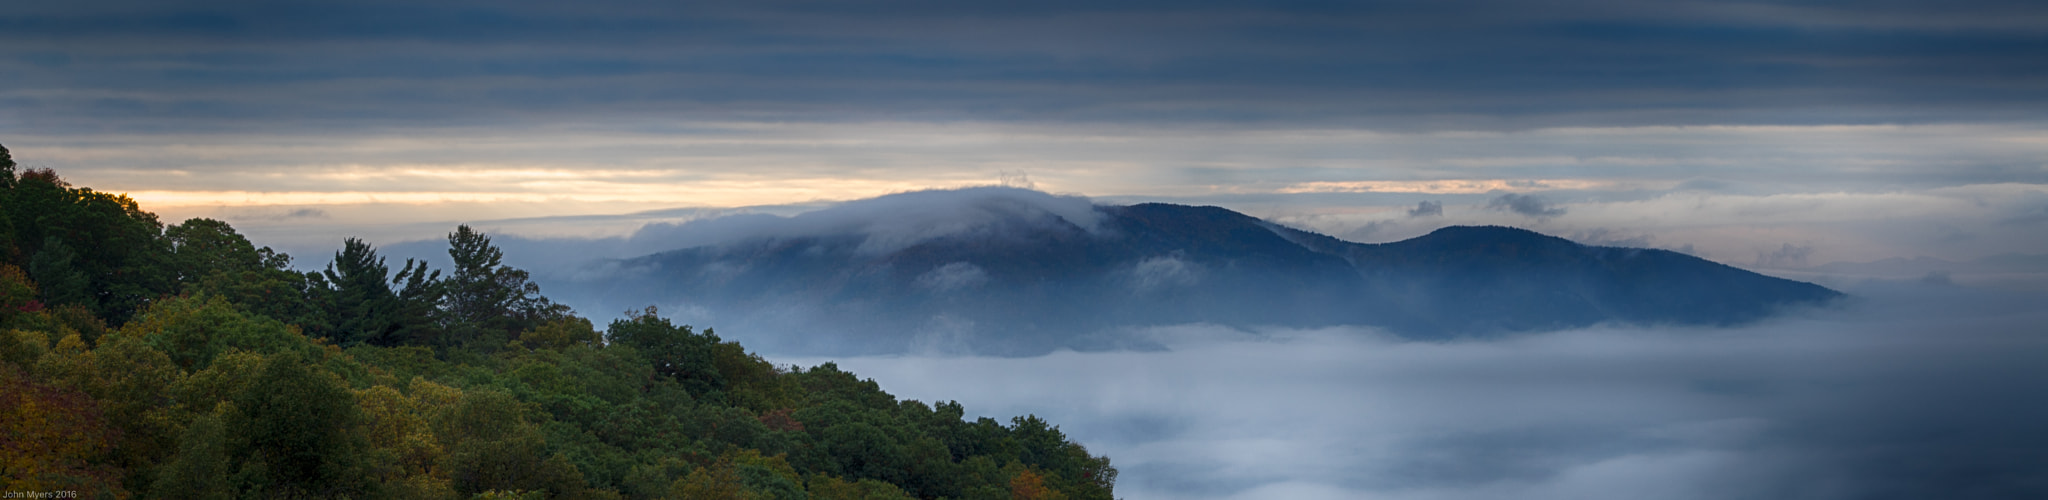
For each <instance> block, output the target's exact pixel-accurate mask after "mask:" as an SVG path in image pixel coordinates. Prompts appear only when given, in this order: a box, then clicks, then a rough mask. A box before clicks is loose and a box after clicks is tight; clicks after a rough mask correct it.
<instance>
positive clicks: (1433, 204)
mask: <svg viewBox="0 0 2048 500" xmlns="http://www.w3.org/2000/svg"><path fill="white" fill-rule="evenodd" d="M1443 214H1444V204H1443V202H1437V201H1428V200H1424V201H1422V202H1419V203H1416V204H1415V208H1411V209H1408V216H1409V217H1424V216H1430V215H1443Z"/></svg>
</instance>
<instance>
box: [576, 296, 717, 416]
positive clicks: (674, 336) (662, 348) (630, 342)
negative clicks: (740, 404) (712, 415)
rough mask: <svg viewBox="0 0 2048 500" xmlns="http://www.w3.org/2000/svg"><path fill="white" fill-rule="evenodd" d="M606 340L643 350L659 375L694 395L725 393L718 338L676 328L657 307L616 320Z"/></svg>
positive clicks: (687, 328)
mask: <svg viewBox="0 0 2048 500" xmlns="http://www.w3.org/2000/svg"><path fill="white" fill-rule="evenodd" d="M605 340H606V341H607V342H609V343H610V344H611V345H616V346H624V347H629V348H632V349H635V350H637V351H639V352H640V355H641V356H644V357H645V358H646V359H647V360H648V361H649V362H651V363H653V365H654V372H655V373H659V374H661V375H663V376H666V377H669V378H671V379H674V380H675V381H676V382H678V383H681V384H682V385H683V387H684V388H686V389H688V390H689V391H690V394H691V395H692V396H697V397H700V398H701V397H707V396H713V395H722V394H723V391H724V390H725V375H724V374H722V373H720V372H719V371H718V365H717V362H716V360H715V353H714V351H713V347H714V346H717V345H718V335H716V334H713V333H712V332H711V331H709V330H706V331H705V332H704V333H701V334H700V333H697V332H695V331H694V330H693V329H691V328H690V326H689V325H682V326H676V325H675V324H674V323H670V322H669V320H668V318H663V317H661V316H660V314H659V311H657V310H655V308H654V306H647V309H646V310H644V311H640V312H639V313H638V314H633V315H632V316H631V317H628V318H625V319H619V320H615V321H612V324H611V327H610V328H607V329H606V330H605Z"/></svg>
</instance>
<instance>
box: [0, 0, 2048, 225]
mask: <svg viewBox="0 0 2048 500" xmlns="http://www.w3.org/2000/svg"><path fill="white" fill-rule="evenodd" d="M0 72H4V74H6V75H8V78H6V79H5V81H4V82H0V144H5V145H6V146H8V147H9V148H12V149H14V150H15V151H16V153H15V157H16V158H18V159H20V160H21V161H23V162H25V163H27V164H28V165H31V166H46V167H54V168H58V169H59V170H60V171H61V172H62V173H63V174H64V175H66V176H67V177H68V178H70V179H71V180H73V181H75V182H76V183H78V184H80V185H85V186H91V187H95V188H98V189H102V190H108V191H115V192H124V193H129V194H130V195H132V196H134V197H136V198H137V199H138V200H141V201H142V202H144V204H145V208H149V209H152V210H155V211H158V212H160V213H163V214H165V215H166V216H167V218H170V219H172V220H173V221H176V220H181V219H182V218H184V217H191V216H209V217H216V218H223V219H226V220H229V221H230V222H233V223H236V224H237V226H238V227H242V228H244V230H245V232H248V233H250V234H252V235H255V236H258V237H259V240H262V239H264V238H269V239H270V240H271V241H274V242H275V243H276V244H278V245H280V246H285V247H292V248H326V247H332V246H334V245H335V243H334V242H333V241H338V239H339V236H335V235H334V234H333V233H340V232H346V233H355V234H362V235H364V236H367V237H371V238H373V239H374V240H376V241H380V242H395V241H401V240H406V239H417V238H425V237H431V236H433V235H436V234H440V233H445V232H446V227H447V226H449V225H452V224H453V223H454V222H458V221H472V222H480V221H496V220H502V219H512V218H532V217H542V216H560V215H592V214H622V213H632V212H639V211H646V210H657V209H668V208H677V207H698V208H704V207H711V208H719V207H743V206H756V205H786V204H793V203H794V204H801V203H810V202H818V201H834V200H849V199H857V198H865V197H871V196H876V195H880V194H886V193H891V192H901V191H908V190H917V189H927V188H948V187H960V186H968V185H978V184H992V183H996V182H998V181H999V180H1001V179H1010V180H1011V181H1012V182H1013V183H1016V181H1019V180H1022V179H1028V180H1029V182H1030V183H1032V184H1031V185H1035V186H1037V187H1038V188H1040V189H1043V190H1046V191H1050V192H1055V193H1062V194H1075V195H1083V196H1089V197H1093V198H1096V199H1098V200H1102V201H1105V202H1133V201H1179V202H1185V203H1203V204H1218V205H1223V206H1226V207H1230V208H1235V209H1238V210H1242V211H1247V212H1250V213H1253V214H1254V215H1260V216H1265V217H1270V218H1275V219H1278V220H1283V221H1286V222H1290V223H1294V224H1296V225H1301V226H1305V227H1307V228H1310V229H1315V230H1319V231H1323V232H1327V233H1331V234H1334V235H1338V236H1341V237H1347V238H1351V239H1357V240H1361V241H1380V240H1387V239H1394V238H1401V237H1407V236H1413V235H1415V234H1420V233H1421V232H1423V231H1427V230H1428V229H1432V228H1434V227H1436V226H1441V225H1445V224H1452V223H1506V224H1513V225H1518V226H1524V227H1532V228H1536V229H1539V230H1543V231H1546V232H1551V233H1553V234H1562V235H1568V236H1569V235H1579V236H1580V237H1581V239H1582V240H1601V239H1602V238H1606V239H1607V240H1611V241H1619V242H1630V243H1647V244H1650V245H1655V246H1662V247H1667V248H1674V249H1690V250H1691V251H1693V252H1695V253H1696V254H1697V255H1702V256H1705V257H1707V258H1711V259H1715V260H1719V261H1723V262H1729V263H1737V264H1748V265H1754V264H1758V263H1770V262H1772V261H1773V260H1772V259H1773V257H1772V255H1774V254H1777V253H1778V252H1779V251H1780V250H1786V249H1787V248H1788V246H1789V248H1790V249H1791V250H1793V251H1792V252H1791V253H1784V254H1782V255H1781V256H1787V255H1797V256H1802V257H1803V258H1804V259H1805V260H1808V261H1810V262H1806V263H1807V264H1809V265H1810V264H1818V263H1822V262H1828V261H1834V260H1875V259H1881V258H1887V257H1912V256H1918V255H1931V256H1937V257H1942V258H1948V259H1972V258H1978V257H1983V256H1986V255H1993V254H1999V253H2013V252H2019V253H2040V252H2042V251H2043V249H2044V248H2048V241H2044V239H2043V237H2042V236H2039V235H2041V234H2048V194H2044V189H2043V186H2044V185H2048V168H2044V164H2048V121H2044V119H2043V118H2042V114H2041V113H2040V111H2041V110H2043V109H2048V8H2044V7H2041V6H2040V4H2038V3H2037V2H2025V1H2010V2H2005V1H1986V2H1865V1H1859V2H1847V1H1843V2H1829V1H1819V2H1778V3H1773V2H1747V3H1729V2H1616V1H1576V2H1572V1H1567V2H1541V3H1530V2H1508V1H1440V2H1189V1H1173V2H1143V1H1141V2H1017V3H1014V4H1012V5H1001V4H997V3H992V2H964V3H963V2H919V1H907V2H859V3H843V2H831V3H827V2H774V1H745V2H638V1H616V2H577V3H574V4H561V3H558V2H531V1H474V2H462V1H451V2H432V3H431V5H423V3H422V2H397V1H378V0H370V1H350V2H324V3H323V2H290V3H277V2H261V1H249V2H233V1H219V2H175V1H173V2H162V1H79V2H37V3H29V4H22V5H10V6H9V7H8V9H6V11H5V12H4V13H0ZM1507 194H1515V195H1517V196H1522V197H1524V198H1519V199H1518V200H1519V201H1520V202H1521V204H1519V205H1517V204H1514V203H1508V202H1507V200H1504V199H1503V198H1502V196H1503V195H1507ZM1424 201H1429V202H1433V203H1437V204H1439V205H1440V206H1441V207H1442V208H1441V215H1443V217H1440V218H1424V219H1413V218H1408V217H1407V216H1406V213H1407V212H1408V211H1410V210H1413V209H1415V207H1417V206H1419V204H1420V203H1421V202H1424ZM1518 207H1519V209H1518ZM634 220H638V219H634ZM407 223H416V224H417V225H414V226H401V225H400V224H407ZM487 225H488V224H487ZM499 226H501V227H502V228H504V229H505V230H517V231H529V232H534V233H542V234H556V235H560V234H574V235H596V234H609V235H616V234H623V233H626V232H629V231H631V230H632V229H633V227H634V226H633V224H632V223H631V222H622V223H618V224H612V225H586V224H557V225H553V226H548V225H544V224H526V225H506V224H500V225H499ZM515 226H516V227H515ZM318 228H325V229H318ZM330 240H333V241H330ZM1779 260H1780V261H1784V262H1783V263H1784V264H1787V265H1790V264H1794V262H1791V261H1787V260H1784V259H1779Z"/></svg>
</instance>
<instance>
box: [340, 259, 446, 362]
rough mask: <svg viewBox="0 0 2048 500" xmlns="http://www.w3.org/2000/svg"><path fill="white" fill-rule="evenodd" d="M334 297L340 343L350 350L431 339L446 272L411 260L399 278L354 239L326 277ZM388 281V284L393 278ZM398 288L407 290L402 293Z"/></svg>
mask: <svg viewBox="0 0 2048 500" xmlns="http://www.w3.org/2000/svg"><path fill="white" fill-rule="evenodd" d="M323 276H324V277H325V278H326V280H325V282H326V284H327V286H328V287H329V290H328V291H329V292H330V293H331V294H332V296H331V299H332V303H331V304H329V307H330V308H331V309H332V312H331V314H330V315H329V316H330V317H332V318H335V319H336V321H335V322H334V332H333V333H332V335H333V336H334V337H335V341H336V342H337V343H340V344H342V345H344V346H352V345H357V344H370V345H376V346H387V347H388V346H395V345H400V344H404V343H407V342H421V343H424V341H428V340H431V339H432V338H433V337H435V336H436V335H434V333H435V332H434V331H433V329H432V325H431V323H430V317H429V314H430V312H431V311H432V306H433V304H434V303H435V302H436V301H438V300H439V299H440V296H441V282H440V277H441V272H440V271H434V272H433V273H431V274H429V273H428V272H427V264H426V263H425V262H415V261H414V260H413V259H406V260H405V267H404V268H402V269H400V270H399V272H398V275H397V276H392V275H391V268H390V267H389V266H386V265H385V264H384V258H383V257H378V256H377V250H376V249H374V248H371V247H370V244H369V243H366V242H364V241H363V240H359V239H355V238H349V239H347V240H345V241H343V242H342V249H341V251H340V252H335V254H334V261H333V262H332V263H330V264H328V265H327V270H326V271H325V272H324V273H323ZM387 278H388V279H387ZM392 285H402V286H400V288H399V289H398V290H396V291H394V290H392Z"/></svg>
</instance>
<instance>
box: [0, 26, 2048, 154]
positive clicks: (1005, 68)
mask: <svg viewBox="0 0 2048 500" xmlns="http://www.w3.org/2000/svg"><path fill="white" fill-rule="evenodd" d="M1571 4H1572V6H1571V8H1565V9H1538V8H1532V7H1531V6H1528V5H1524V4H1521V3H1517V2H1508V1H1501V0H1481V1H1459V2H1444V3H1428V4H1414V5H1406V4H1396V5H1389V4H1359V5H1350V4H1345V5H1331V4H1321V3H1313V2H1277V3H1257V4H1209V3H1197V4H1187V3H1174V2H1144V3H1138V4H1129V5H1119V6H1118V7H1116V8H1107V7H1103V6H1099V5H1093V4H1077V3H1066V2H1053V3H1046V4H1043V5H1033V6H1028V7H1026V6H1011V5H995V4H986V5H971V6H970V5H961V6H951V7H948V8H943V9H933V8H928V7H929V6H923V5H914V4H894V5H881V6H874V7H867V8H849V9H831V10H827V11H820V10H818V9H815V8H812V7H809V6H804V5H802V4H792V3H783V2H740V3H729V2H717V3H704V4H697V3H693V4H689V5H678V4H673V3H667V2H651V1H627V2H618V3H614V4H608V7H607V8H603V9H589V8H567V7H564V6H559V5H554V4H548V3H544V2H532V1H514V2H456V3H455V4H453V5H440V4H437V5H434V6H423V5H416V4H407V3H400V2H333V1H329V2H310V3H303V4H297V3H295V4H293V5H292V6H266V7H262V8H256V7H249V8H237V9H215V8H209V7H207V6H204V5H187V4H131V5H126V6H122V7H116V8H108V7H104V6H102V5H101V4H94V5H71V4H68V3H67V4H53V5H50V6H47V7H42V8H37V9H30V10H16V11H10V13H9V14H10V15H9V16H8V18H7V19H4V20H0V42H4V43H0V47H7V49H6V50H4V51H0V71H5V72H6V73H7V74H10V75H16V78H15V79H13V80H12V81H10V89H13V90H14V91H13V92H10V94H11V95H9V97H10V98H9V99H5V100H0V110H4V111H5V112H0V116H7V117H9V119H8V120H6V121H7V122H10V123H6V124H0V130H5V131H14V130H69V131H90V130H121V131H129V132H134V131H166V130H208V131H216V132H225V131H245V132H246V131H258V130H266V129H268V128H269V127H270V126H276V125H283V126H289V127H294V128H329V129H345V130H359V129H364V128H378V127H383V126H388V125H389V124H392V123H416V124H417V123H430V124H434V125H437V126H457V127H460V126H470V125H475V124H479V123H493V122H498V121H502V120H510V119H532V120H540V121H545V122H553V123H572V122H601V121H604V120H605V119H606V118H626V119H643V118H648V117H660V116H676V115H691V116H701V117H707V118H709V119H712V120H729V119H735V118H741V117H752V118H757V119H764V120H766V121H782V120H790V119H805V118H806V117H820V118H823V119H826V120H828V121H839V120H848V119H860V118H872V117H878V116H915V117H929V118H932V119H936V120H942V121H943V120H956V119H960V118H962V117H972V116H982V117H1001V118H1005V119H1017V120H1027V121H1092V122H1098V123H1100V122H1137V121H1144V122H1154V123H1157V122H1188V121H1202V122H1245V121H1261V120H1265V121H1279V120H1294V121H1318V122H1325V123H1330V122H1354V123H1355V122H1365V123H1371V124H1373V125H1375V126H1379V127H1387V128H1454V129H1471V128H1520V127H1526V126H1529V125H1530V124H1538V123H1553V124H1555V123H1570V124H1574V125H1640V124H1647V123H1660V124H1701V123H1731V122H1741V123H1757V122H1766V123H1814V122H1827V123H1839V122H1859V123H1893V122H1915V121H1918V122H1956V121H1969V119H1972V118H1975V119H2025V118H2026V117H2027V115H2026V114H2025V113H2023V112H2020V111H2018V110H2022V109H2031V108H2030V105H2033V104H2038V102H2039V99H2040V96H2041V93H2040V91H2039V90H2037V89H2035V88H2033V87H2029V86H2025V85H2000V84H1997V82H2004V81H2007V80H2006V79H2009V78H2013V77H2012V76H2010V73H2009V71H2010V70H2011V68H2034V67H2035V66H2034V64H2036V62H2035V60H2036V59H2037V57H2035V56H2037V55H2038V54H2037V51H2038V49H2037V48H2036V47H2035V46H2034V45H2032V43H2033V38H2031V37H2033V36H2036V35H2037V34H2038V32H2037V29H2036V28H2034V27H2033V26H2031V25H2028V24H2027V23H2026V21H2024V20H2027V19H2032V18H2036V17H2038V16H2039V15H2040V7H2038V6H2026V5H2023V4H2020V3H2011V2H1949V3H1944V4H1943V6H1942V7H1943V8H1940V9H1937V8H1932V7H1927V6H1911V5H1903V4H1899V5H1893V6H1890V7H1888V8H1886V9H1881V10H1884V11H1885V12H1882V13H1876V12H1872V10H1874V9H1866V8H1854V7H1849V6H1841V5H1813V4H1805V3H1801V4H1783V3H1773V2H1763V3H1759V4H1745V5H1742V6H1720V5H1713V4H1706V5H1694V4H1677V5H1668V6H1657V7H1651V8H1645V7H1641V6H1633V5H1623V4H1615V3H1610V2H1598V1H1581V2H1571ZM1474 13H1484V14H1482V15H1474ZM393 19H402V20H404V21H403V22H393V21H391V20H393ZM1276 29H1278V30H1285V31H1287V32H1288V33H1290V34H1291V36H1286V37H1274V36H1271V33H1273V30H1276ZM536 47H538V48H539V50H536ZM1900 47H1907V48H1911V49H1912V50H1878V49H1876V48H1900ZM165 67H173V68H176V69H177V71H164V70H162V68H165ZM1815 92H1825V94H1826V95H1827V96H1829V97H1828V98H1826V99H1815V98H1813V96H1814V95H1816V94H1815ZM181 124H182V125H185V126H183V127H180V126H179V125H181Z"/></svg>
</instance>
